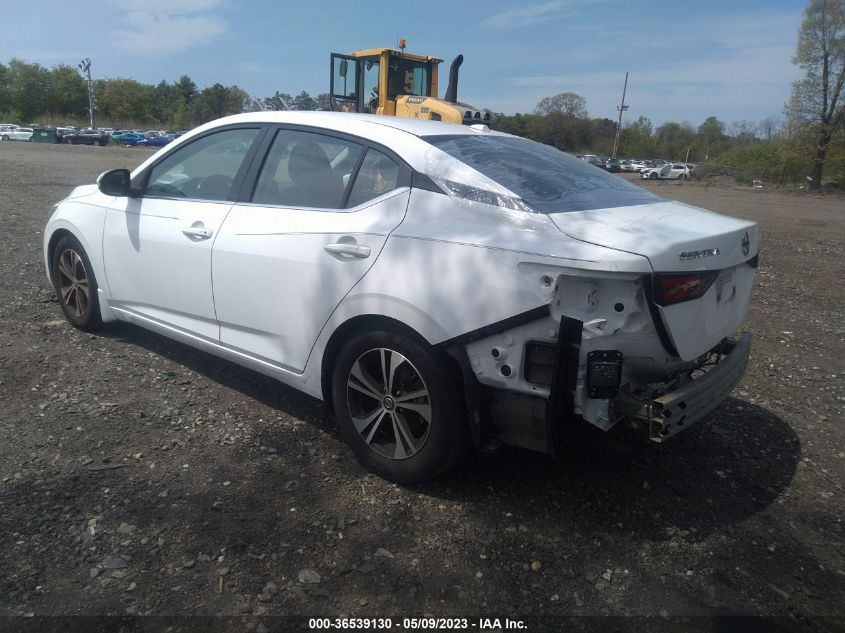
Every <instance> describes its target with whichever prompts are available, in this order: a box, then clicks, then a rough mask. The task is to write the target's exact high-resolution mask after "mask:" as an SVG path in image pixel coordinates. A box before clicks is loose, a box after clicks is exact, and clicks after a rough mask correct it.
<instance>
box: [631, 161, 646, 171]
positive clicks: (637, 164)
mask: <svg viewBox="0 0 845 633" xmlns="http://www.w3.org/2000/svg"><path fill="white" fill-rule="evenodd" d="M630 166H631V171H636V172H639V171H642V169H643V161H641V160H639V159H638V158H632V159H631V160H630Z"/></svg>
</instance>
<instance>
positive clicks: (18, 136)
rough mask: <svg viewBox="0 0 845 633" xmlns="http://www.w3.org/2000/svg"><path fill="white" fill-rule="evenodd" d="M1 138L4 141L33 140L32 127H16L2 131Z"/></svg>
mask: <svg viewBox="0 0 845 633" xmlns="http://www.w3.org/2000/svg"><path fill="white" fill-rule="evenodd" d="M0 139H1V140H4V141H31V140H32V128H31V127H14V128H11V129H8V130H5V131H3V132H2V133H0Z"/></svg>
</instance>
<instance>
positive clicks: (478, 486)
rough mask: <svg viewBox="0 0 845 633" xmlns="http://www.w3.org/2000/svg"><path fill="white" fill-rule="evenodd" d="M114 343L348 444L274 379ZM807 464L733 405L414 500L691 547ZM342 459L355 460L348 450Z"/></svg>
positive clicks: (175, 346) (475, 460) (484, 468)
mask: <svg viewBox="0 0 845 633" xmlns="http://www.w3.org/2000/svg"><path fill="white" fill-rule="evenodd" d="M106 336H111V337H114V338H120V339H122V340H123V341H125V342H127V343H130V344H132V345H137V346H139V347H143V348H145V349H147V350H149V351H151V352H154V353H156V354H161V355H162V356H165V357H167V358H169V359H170V360H172V361H173V362H175V363H178V364H180V365H183V366H185V367H187V368H189V369H191V370H193V371H196V372H198V373H200V374H203V375H204V376H206V377H207V378H209V379H211V380H214V381H216V382H218V383H219V384H221V385H223V386H225V387H228V388H230V389H233V390H237V391H238V392H240V393H242V394H244V395H247V396H249V397H251V398H254V399H256V400H258V401H259V402H262V403H263V404H265V405H267V406H269V407H272V408H274V409H276V410H278V411H280V412H283V413H286V414H288V415H290V416H293V417H295V418H298V419H300V420H303V421H305V422H307V423H308V424H310V425H312V426H313V427H315V428H318V429H319V430H320V431H323V432H326V433H328V434H329V435H331V436H332V437H334V438H338V437H339V435H338V433H337V430H336V427H335V425H334V422H333V420H332V419H331V414H330V411H329V409H328V407H327V406H326V405H325V404H323V403H320V402H319V401H317V400H315V399H313V398H311V397H309V396H307V395H305V394H303V393H301V392H299V391H297V390H295V389H293V388H290V387H287V386H285V385H282V384H281V383H279V382H277V381H275V380H273V379H271V378H268V377H266V376H263V375H261V374H258V373H256V372H253V371H251V370H248V369H244V368H241V367H239V366H237V365H235V364H234V363H230V362H228V361H225V360H222V359H219V358H216V357H214V356H211V355H210V354H206V353H204V352H200V351H197V350H194V349H193V348H190V347H188V346H186V345H182V344H180V343H176V342H173V341H170V340H169V339H166V338H164V337H161V336H158V335H156V334H153V333H149V332H147V331H145V330H143V329H141V328H136V327H132V326H128V325H123V324H120V325H117V326H116V327H115V326H113V327H110V328H109V329H108V330H106ZM279 433H280V434H282V432H281V431H280V432H279ZM275 435H276V434H274V433H273V432H272V431H271V432H269V433H265V436H266V437H264V438H263V439H265V440H266V444H267V445H268V446H273V445H277V444H281V443H284V442H285V441H287V440H285V438H283V437H281V436H279V437H275ZM800 453H801V444H800V440H799V438H798V436H797V435H796V434H795V432H794V431H793V430H792V428H791V427H790V426H789V425H788V424H787V423H786V422H784V421H783V420H781V419H780V418H779V417H778V416H776V415H775V414H773V413H772V412H771V411H769V410H767V409H765V408H762V407H759V406H757V405H754V404H750V403H747V402H745V401H743V400H739V399H736V398H728V399H727V400H726V401H725V402H724V403H723V404H722V405H721V406H720V407H719V408H718V409H717V410H716V411H714V412H713V413H712V414H711V415H710V416H709V417H708V418H707V419H706V420H704V421H702V422H699V423H698V424H697V425H696V426H695V427H692V428H691V429H690V430H689V431H686V432H684V433H681V434H680V435H678V436H676V437H674V438H672V439H671V440H669V441H668V442H666V443H665V444H654V443H650V442H648V441H647V440H642V439H640V438H639V436H637V437H636V438H634V439H633V440H632V439H631V438H623V437H621V436H620V435H618V434H615V433H613V432H611V433H609V434H605V433H602V432H599V431H596V432H595V433H593V432H591V428H590V427H587V430H585V431H580V432H573V433H571V434H570V437H569V440H568V442H567V445H566V446H565V448H564V449H563V451H562V453H561V456H560V459H559V460H555V459H553V458H551V457H548V456H544V455H540V454H537V453H533V452H529V451H523V450H520V449H511V448H508V447H505V448H504V449H503V450H502V451H500V453H499V454H497V455H493V456H489V455H480V454H475V455H472V456H471V457H470V458H469V459H468V460H467V461H466V463H465V464H463V465H461V466H459V467H458V468H457V469H455V470H454V471H452V472H451V473H448V474H447V475H446V476H444V477H442V478H440V479H439V480H437V481H435V482H433V483H431V484H428V485H424V486H419V487H414V488H412V489H411V490H412V491H414V492H416V493H418V494H421V495H426V496H430V497H434V498H443V499H450V500H453V501H460V502H467V503H480V504H482V505H487V502H488V501H489V502H490V503H492V504H493V506H495V507H508V506H509V505H511V504H512V505H514V506H515V507H520V508H521V509H522V518H523V520H530V519H531V514H532V508H536V509H537V513H536V514H537V519H538V520H540V519H545V518H546V516H547V513H548V511H549V509H550V508H553V509H554V510H555V513H556V514H559V515H560V520H561V521H563V522H564V523H566V522H572V523H573V529H575V530H577V529H581V530H582V531H583V529H584V528H585V526H584V525H583V516H584V515H585V514H587V515H588V516H589V518H590V525H589V528H590V529H592V530H606V531H610V532H612V531H614V530H616V529H619V525H620V524H621V525H622V526H623V529H624V531H625V532H630V531H631V530H635V531H637V532H641V533H642V534H643V535H648V537H649V538H650V539H666V540H669V539H671V538H672V537H673V536H674V535H675V533H676V531H677V530H685V531H690V532H691V534H690V537H689V538H691V539H702V540H703V539H704V538H706V537H707V536H708V535H709V534H711V533H712V532H713V531H715V530H719V529H721V528H725V527H727V526H732V525H736V524H738V523H740V522H742V521H744V520H745V519H747V518H749V517H750V516H752V515H755V514H758V513H761V512H763V511H764V510H765V509H766V508H767V507H768V506H769V505H771V504H772V503H773V502H774V501H775V500H776V499H777V498H778V496H779V495H780V494H781V493H782V492H783V490H784V489H785V488H786V487H787V486H788V485H789V483H790V481H791V480H792V478H793V476H794V475H795V471H796V468H797V465H798V461H799V459H800ZM342 458H343V459H345V460H350V461H354V458H353V457H352V455H351V452H348V451H347V452H345V453H344V455H343V456H342ZM343 469H344V470H350V469H349V468H346V467H344V468H343ZM355 469H357V466H353V467H352V468H351V470H355ZM359 472H361V471H360V470H359ZM493 506H491V507H493ZM558 511H559V512H558Z"/></svg>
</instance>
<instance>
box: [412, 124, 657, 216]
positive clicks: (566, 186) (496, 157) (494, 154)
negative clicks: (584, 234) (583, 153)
mask: <svg viewBox="0 0 845 633" xmlns="http://www.w3.org/2000/svg"><path fill="white" fill-rule="evenodd" d="M423 139H424V140H425V141H427V142H428V143H431V144H432V145H434V146H435V147H437V148H439V149H441V150H443V151H444V152H446V153H447V154H449V155H450V156H453V157H454V158H457V159H458V160H460V161H461V162H463V163H466V164H467V165H469V166H470V167H472V168H473V169H475V170H477V171H479V172H481V173H482V174H484V175H485V176H487V177H488V178H490V179H492V180H495V181H496V182H497V183H499V184H500V185H503V186H504V187H507V188H508V189H510V190H511V191H513V192H514V193H515V194H517V195H518V196H519V197H520V198H522V199H523V200H525V202H526V203H528V205H530V206H531V208H532V209H534V210H535V211H539V212H541V213H560V212H563V211H586V210H588V209H606V208H611V207H624V206H634V205H640V204H651V203H653V202H658V201H660V200H662V198H659V197H657V196H655V195H654V194H652V193H649V192H648V191H646V190H645V189H642V188H640V187H637V186H636V185H633V184H631V183H629V182H627V181H626V180H623V179H622V178H620V177H619V176H616V175H614V174H610V173H608V172H606V171H604V170H602V169H601V168H600V167H596V166H595V165H591V164H590V163H588V162H586V161H583V160H580V159H578V158H575V157H574V156H570V155H569V154H565V153H564V152H561V151H560V150H558V149H555V148H554V147H551V146H549V145H543V144H542V143H537V142H535V141H529V140H527V139H524V138H517V137H514V136H475V135H464V134H462V135H455V136H426V137H423Z"/></svg>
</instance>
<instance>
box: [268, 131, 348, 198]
mask: <svg viewBox="0 0 845 633" xmlns="http://www.w3.org/2000/svg"><path fill="white" fill-rule="evenodd" d="M363 151H364V148H363V147H362V146H361V145H359V144H357V143H353V142H351V141H346V140H343V139H339V138H335V137H333V136H326V135H324V134H316V133H314V132H301V131H298V130H279V132H278V133H277V134H276V138H275V139H273V145H272V146H271V147H270V151H269V152H268V153H267V158H266V160H265V161H264V165H263V166H262V168H261V173H260V174H259V176H258V182H257V183H256V186H255V191H254V192H253V194H252V202H254V203H256V204H266V205H273V206H283V207H309V208H310V207H313V208H318V209H339V208H341V206H342V204H343V196H344V193H345V191H346V187H347V185H348V183H349V179H350V177H351V175H352V171H353V169H354V168H355V165H356V163H357V162H358V159H359V158H360V156H361V153H362V152H363Z"/></svg>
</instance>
